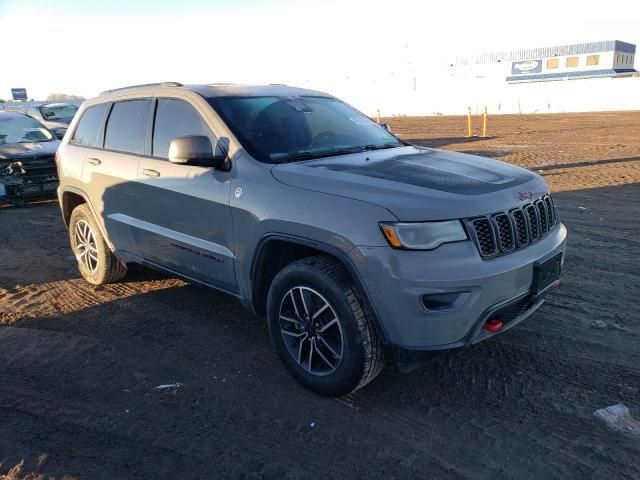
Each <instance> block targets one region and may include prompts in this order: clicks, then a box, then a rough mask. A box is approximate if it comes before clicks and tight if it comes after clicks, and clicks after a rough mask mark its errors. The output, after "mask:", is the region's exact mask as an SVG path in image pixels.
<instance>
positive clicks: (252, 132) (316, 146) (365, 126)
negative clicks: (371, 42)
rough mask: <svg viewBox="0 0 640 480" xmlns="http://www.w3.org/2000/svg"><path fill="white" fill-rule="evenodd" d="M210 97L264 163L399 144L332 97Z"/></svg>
mask: <svg viewBox="0 0 640 480" xmlns="http://www.w3.org/2000/svg"><path fill="white" fill-rule="evenodd" d="M209 101H210V103H211V104H212V106H213V107H214V108H215V109H216V111H217V112H218V113H219V114H220V116H221V117H222V118H223V120H224V121H225V122H226V123H227V125H228V126H229V128H231V130H232V131H233V132H234V134H235V135H236V136H237V137H238V140H239V141H240V142H241V143H242V145H243V147H244V148H245V149H246V150H247V151H248V152H249V153H250V154H251V155H252V156H254V157H255V158H257V159H258V160H260V161H263V162H268V163H281V162H288V161H295V160H308V159H312V158H321V157H327V156H331V155H339V154H342V153H355V152H359V151H364V150H377V149H382V148H394V147H401V146H403V143H402V142H401V141H400V140H398V139H397V138H396V137H394V136H393V135H391V134H390V133H389V132H387V131H386V130H385V129H384V128H382V127H381V126H379V125H378V124H376V123H375V122H373V121H371V120H370V119H369V118H368V117H366V116H364V115H363V114H361V113H360V112H358V111H356V110H354V109H353V108H351V107H349V106H348V105H345V104H344V103H342V102H341V101H339V100H336V99H334V98H328V97H312V96H265V97H217V98H212V99H209Z"/></svg>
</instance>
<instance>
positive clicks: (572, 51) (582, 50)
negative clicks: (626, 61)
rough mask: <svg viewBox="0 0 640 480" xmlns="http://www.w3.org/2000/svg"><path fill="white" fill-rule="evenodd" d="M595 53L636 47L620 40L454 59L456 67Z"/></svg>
mask: <svg viewBox="0 0 640 480" xmlns="http://www.w3.org/2000/svg"><path fill="white" fill-rule="evenodd" d="M597 52H620V53H631V54H635V53H636V46H635V45H634V44H632V43H626V42H621V41H620V40H606V41H603V42H589V43H574V44H571V45H556V46H553V47H542V48H526V49H520V50H511V51H508V52H497V53H485V54H481V55H471V56H464V57H457V58H456V65H480V64H484V63H498V62H515V61H519V60H529V59H534V58H549V57H559V56H566V55H580V54H586V53H597Z"/></svg>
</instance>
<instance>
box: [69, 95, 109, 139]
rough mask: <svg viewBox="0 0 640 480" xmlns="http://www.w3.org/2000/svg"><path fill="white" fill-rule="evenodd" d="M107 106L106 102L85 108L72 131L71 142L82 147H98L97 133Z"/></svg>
mask: <svg viewBox="0 0 640 480" xmlns="http://www.w3.org/2000/svg"><path fill="white" fill-rule="evenodd" d="M107 107H108V104H106V103H103V104H101V105H95V106H93V107H89V108H87V109H86V110H85V112H84V113H83V114H82V118H81V119H80V122H79V123H78V128H76V131H75V132H74V133H73V138H72V139H71V143H73V144H74V145H82V146H84V147H98V146H99V145H98V133H99V132H100V127H101V126H102V120H104V116H105V113H106V112H107Z"/></svg>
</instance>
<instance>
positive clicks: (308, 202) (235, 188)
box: [57, 82, 566, 395]
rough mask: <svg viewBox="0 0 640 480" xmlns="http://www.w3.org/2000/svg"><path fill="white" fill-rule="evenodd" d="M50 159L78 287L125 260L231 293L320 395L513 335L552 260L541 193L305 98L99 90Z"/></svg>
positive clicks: (345, 108) (559, 233) (529, 180)
mask: <svg viewBox="0 0 640 480" xmlns="http://www.w3.org/2000/svg"><path fill="white" fill-rule="evenodd" d="M57 160H58V169H59V174H60V187H59V190H58V196H59V201H60V206H61V209H62V216H63V218H64V222H65V224H66V225H67V226H68V227H69V238H70V242H71V247H72V249H73V252H74V253H75V256H76V259H77V261H78V266H79V269H80V273H81V274H82V276H83V277H84V278H85V279H86V280H87V281H89V282H91V283H93V284H103V283H107V282H115V281H118V280H120V279H122V278H123V277H124V276H125V275H126V273H127V265H128V264H131V263H138V264H144V265H147V266H150V267H152V268H155V269H158V270H162V271H165V272H168V273H170V274H172V275H179V276H181V277H183V278H185V279H187V280H189V281H193V282H197V283H200V284H203V285H207V286H210V287H214V288H216V289H218V290H222V291H224V292H227V293H229V294H230V295H233V296H235V297H237V298H238V299H239V300H240V301H241V302H242V303H243V304H244V305H245V306H246V307H247V308H249V309H250V310H251V311H253V312H254V313H256V314H257V315H259V316H263V317H266V320H267V323H268V327H269V331H270V334H271V337H272V340H273V343H274V345H275V348H276V351H277V353H278V355H279V356H280V358H281V359H282V362H283V363H284V365H285V366H286V368H287V369H288V370H289V371H290V372H291V374H292V375H293V376H294V377H295V378H296V379H297V380H298V381H300V382H301V383H302V384H303V385H305V386H306V387H308V388H311V389H312V390H314V391H316V392H318V393H320V394H323V395H344V394H346V393H349V392H351V391H353V390H355V389H357V388H360V387H362V386H363V385H365V384H367V383H368V382H370V381H371V380H372V379H373V378H375V377H376V375H377V374H378V373H379V372H380V370H381V369H382V367H383V365H384V363H385V361H386V360H389V361H391V362H393V363H394V364H396V365H397V366H398V367H399V368H400V369H401V370H408V369H411V368H413V367H414V366H415V365H418V364H420V363H422V362H424V361H425V360H426V359H428V358H429V357H431V356H432V355H433V354H434V353H436V352H438V351H442V350H446V349H451V348H456V347H462V346H466V345H471V344H474V343H476V342H479V341H481V340H484V339H487V338H489V337H491V336H493V335H496V334H497V333H499V332H504V331H505V330H507V329H509V328H511V327H513V326H514V325H516V324H518V323H519V322H520V321H522V320H523V319H525V318H526V317H528V316H530V315H531V314H532V313H533V312H535V311H536V309H538V307H540V305H541V304H542V302H543V299H544V297H545V295H546V294H547V293H548V292H549V290H550V289H552V288H553V287H554V286H556V285H557V284H558V281H559V280H558V279H559V275H560V269H561V266H562V263H563V260H564V251H565V244H566V229H565V227H564V226H563V225H562V224H561V223H560V221H559V218H558V212H557V210H556V208H555V206H554V203H553V201H552V199H551V197H550V196H549V192H548V187H547V185H546V183H545V182H544V180H543V179H542V178H541V177H540V176H538V175H536V174H535V173H532V172H530V171H528V170H525V169H523V168H519V167H515V166H512V165H508V164H506V163H503V162H499V161H495V160H491V159H488V158H484V157H476V156H470V155H464V154H460V153H453V152H445V151H440V150H434V149H430V148H422V147H416V146H412V145H409V144H407V143H405V142H403V141H402V140H400V139H398V138H397V137H395V136H394V135H393V134H391V133H390V132H388V131H387V130H386V129H385V128H383V127H381V126H380V125H378V124H376V123H374V122H373V121H371V120H370V119H369V118H368V117H366V116H365V115H363V114H362V113H360V112H358V111H357V110H355V109H354V108H352V107H350V106H349V105H347V104H345V103H343V102H341V101H340V100H338V99H336V98H334V97H332V96H331V95H327V94H325V93H322V92H317V91H311V90H306V89H300V88H293V87H288V86H284V85H266V86H242V85H227V84H225V85H194V86H183V85H181V84H179V83H174V82H170V83H161V84H151V85H140V86H135V87H128V88H123V89H118V90H110V91H107V92H103V93H102V94H101V95H100V96H98V97H97V98H94V99H91V100H87V101H86V102H84V104H83V105H82V107H81V109H80V111H79V112H78V115H76V117H75V118H74V120H73V122H72V123H71V125H70V128H69V131H68V132H67V134H66V135H65V138H64V140H63V142H62V144H61V146H60V148H59V150H58V154H57Z"/></svg>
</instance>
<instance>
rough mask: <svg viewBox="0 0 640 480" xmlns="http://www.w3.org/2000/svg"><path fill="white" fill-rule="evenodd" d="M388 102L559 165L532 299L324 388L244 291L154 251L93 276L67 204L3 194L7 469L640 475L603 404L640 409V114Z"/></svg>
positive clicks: (635, 446) (531, 160) (484, 147)
mask: <svg viewBox="0 0 640 480" xmlns="http://www.w3.org/2000/svg"><path fill="white" fill-rule="evenodd" d="M388 121H389V123H390V124H391V126H392V129H393V130H394V131H395V132H397V133H399V134H400V135H402V136H403V137H404V138H407V139H411V140H412V141H416V142H417V143H421V144H424V145H431V146H438V147H442V148H447V149H454V150H462V151H470V152H474V153H479V154H483V155H490V156H494V157H496V158H500V159H502V160H505V161H508V162H512V163H516V164H518V165H522V166H526V167H529V168H533V169H534V170H536V171H539V172H540V173H541V174H542V175H544V176H545V178H546V179H547V180H548V181H549V183H550V184H551V187H552V191H553V192H554V198H555V201H556V203H557V205H558V207H559V210H560V214H561V217H562V221H563V222H564V223H565V224H566V225H567V227H568V229H569V235H570V240H569V242H570V243H569V250H568V256H567V259H566V263H565V270H564V273H563V277H562V285H561V288H560V289H558V290H557V291H556V292H554V293H553V294H552V296H551V297H550V298H549V300H548V302H547V303H546V304H545V305H544V306H543V307H542V308H541V309H540V310H539V311H538V312H537V313H536V315H535V316H533V317H532V318H530V319H528V320H527V321H525V322H523V323H522V324H521V325H519V326H518V327H516V328H514V329H512V330H510V331H508V332H506V333H505V334H503V335H500V336H498V337H496V338H494V339H491V340H490V341H487V342H483V343H481V344H478V345H476V346H473V347H470V348H467V349H463V350H458V351H452V352H449V353H446V354H443V355H442V356H440V357H438V358H436V359H435V360H433V361H432V362H431V363H430V364H428V365H426V366H425V367H423V368H421V369H419V370H417V371H415V372H413V373H410V374H400V373H398V372H396V371H395V370H394V369H392V368H387V369H386V370H385V371H384V372H383V374H382V375H381V376H380V377H379V378H378V379H377V380H376V381H375V382H374V383H372V384H370V385H368V386H367V387H365V388H364V389H361V390H359V391H358V392H356V393H355V394H352V395H350V396H347V397H344V398H340V399H326V398H321V397H318V396H316V395H314V394H312V393H310V392H308V391H306V390H304V389H303V388H302V387H300V386H299V385H298V384H297V383H296V382H295V381H294V380H293V379H292V378H291V377H290V376H289V375H288V374H287V373H286V371H285V370H284V368H283V367H282V366H281V365H280V363H279V361H278V359H277V358H276V355H275V353H274V352H273V350H272V348H271V344H270V340H269V338H268V334H267V330H266V328H265V324H264V322H263V321H262V320H261V319H259V318H256V317H254V316H252V315H250V314H248V313H246V311H244V310H243V309H242V307H241V306H240V305H239V304H238V303H237V302H236V301H235V300H234V299H232V298H230V297H228V296H225V295H223V294H219V293H216V292H214V291H210V290H207V289H204V288H201V287H196V286H191V285H189V284H187V283H185V282H183V281H181V280H178V279H174V278H167V277H163V276H161V275H158V274H156V273H153V272H150V271H148V270H144V269H141V268H138V269H134V270H133V271H132V272H131V275H130V276H129V277H128V278H127V280H126V281H125V282H124V283H120V284H115V285H110V286H106V287H93V286H90V285H89V284H87V283H85V282H84V281H83V280H81V279H80V278H79V274H78V272H77V270H76V268H75V265H74V258H73V256H72V255H71V252H70V250H69V248H68V242H67V237H66V231H65V229H64V227H63V225H62V222H61V219H60V215H59V211H58V209H57V205H56V204H54V203H52V202H48V203H47V202H45V203H41V204H37V205H31V206H27V207H25V208H22V209H16V208H3V209H0V478H11V479H13V478H29V479H39V478H50V477H53V478H69V479H70V478H90V479H114V478H118V479H121V478H154V479H157V478H184V479H187V478H188V479H191V478H203V479H206V478H238V479H240V478H273V479H282V478H286V479H298V478H301V479H315V478H363V479H374V478H380V479H393V478H474V479H494V478H517V479H528V478H532V479H533V478H536V479H537V478H562V479H567V478H580V479H584V478H599V479H604V478H607V479H613V478H615V479H623V478H628V479H632V478H635V479H637V478H640V462H639V459H640V437H639V436H634V435H633V434H631V433H623V432H616V431H614V430H611V429H609V428H608V427H607V426H606V425H605V424H604V423H602V422H600V421H599V420H597V419H595V418H594V417H593V412H594V411H595V410H597V409H600V408H602V407H606V406H609V405H613V404H616V403H618V402H622V403H624V404H625V405H626V406H628V407H629V409H630V412H631V415H632V416H634V417H635V418H636V419H640V310H639V309H638V306H637V297H638V294H639V293H640V240H639V239H640V113H638V112H633V113H605V114H579V115H539V116H504V117H498V118H495V117H493V118H491V119H490V131H489V133H490V134H491V135H492V136H493V138H491V139H489V140H480V139H471V140H469V139H465V138H463V134H464V124H465V123H464V122H465V119H464V118H460V117H430V118H410V117H403V118H393V119H388ZM176 383H179V384H180V385H179V386H176V387H173V388H165V389H156V388H155V387H157V386H159V385H166V384H176Z"/></svg>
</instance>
